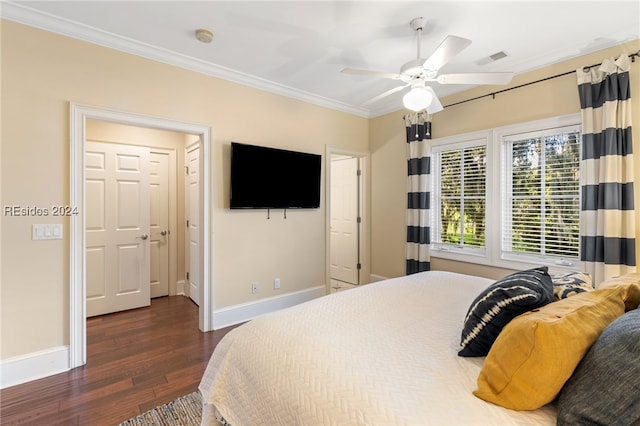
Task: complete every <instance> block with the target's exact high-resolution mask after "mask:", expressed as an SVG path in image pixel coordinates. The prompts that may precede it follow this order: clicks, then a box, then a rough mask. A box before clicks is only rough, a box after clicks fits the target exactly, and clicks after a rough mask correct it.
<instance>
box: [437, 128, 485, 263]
mask: <svg viewBox="0 0 640 426" xmlns="http://www.w3.org/2000/svg"><path fill="white" fill-rule="evenodd" d="M433 161H434V167H435V171H434V176H435V185H434V189H435V190H434V203H433V206H434V207H433V211H432V219H433V221H432V224H433V225H432V229H433V230H434V235H433V236H432V241H433V242H434V243H435V244H437V245H438V248H439V249H440V250H451V249H456V250H466V251H468V252H481V253H482V252H484V248H485V244H486V243H485V234H486V231H485V207H486V166H487V146H486V139H479V140H471V141H467V142H463V143H462V144H458V145H455V146H446V145H442V146H440V147H439V148H434V150H433Z"/></svg>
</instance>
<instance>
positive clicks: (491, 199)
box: [431, 113, 581, 271]
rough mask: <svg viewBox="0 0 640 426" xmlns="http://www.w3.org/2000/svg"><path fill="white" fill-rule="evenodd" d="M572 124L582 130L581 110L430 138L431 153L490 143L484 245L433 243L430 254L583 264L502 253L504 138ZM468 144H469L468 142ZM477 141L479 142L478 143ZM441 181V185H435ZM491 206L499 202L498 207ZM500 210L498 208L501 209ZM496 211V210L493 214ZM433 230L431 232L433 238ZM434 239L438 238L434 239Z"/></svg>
mask: <svg viewBox="0 0 640 426" xmlns="http://www.w3.org/2000/svg"><path fill="white" fill-rule="evenodd" d="M569 126H577V129H578V130H580V126H581V118H580V114H579V113H576V114H568V115H563V116H558V117H552V118H546V119H542V120H535V121H530V122H526V123H519V124H513V125H507V126H502V127H497V128H493V129H486V130H483V131H478V132H471V133H465V134H461V135H454V136H448V137H443V138H436V139H433V140H432V141H431V146H432V153H437V152H441V151H446V150H450V149H459V147H465V146H473V145H472V143H473V142H474V141H479V140H482V139H484V140H486V143H487V174H486V176H487V183H486V192H487V196H486V203H487V204H486V205H487V209H486V211H487V212H489V211H490V212H492V213H491V214H487V216H486V218H485V235H486V237H485V249H484V250H478V249H472V248H455V247H452V246H451V245H444V244H437V243H432V244H431V257H434V258H442V259H448V260H454V261H459V262H467V263H475V264H480V265H487V266H493V267H499V268H505V269H514V270H521V269H527V268H531V267H533V266H539V265H547V266H549V267H550V270H557V271H566V270H576V269H579V267H580V262H579V260H573V259H566V260H561V261H559V260H558V259H557V258H546V259H545V258H541V257H539V256H519V255H517V256H514V255H510V256H504V255H503V253H502V226H501V220H502V212H503V211H504V204H503V203H504V197H503V196H502V194H503V192H502V191H503V188H505V185H506V183H505V182H504V178H505V176H504V173H503V170H504V169H503V167H504V165H503V158H504V149H505V148H504V145H505V144H504V143H503V140H504V139H505V138H508V137H510V136H512V135H518V134H522V133H531V132H543V131H545V130H547V129H556V128H558V129H559V128H564V127H569ZM465 144H466V145H465ZM476 145H477V144H476ZM436 173H437V169H436V167H434V168H433V176H434V182H433V191H432V193H433V194H434V195H432V200H431V218H432V226H431V229H432V231H431V232H432V233H434V232H438V231H436V228H438V225H437V223H438V222H437V221H436V220H437V216H436V215H437V212H436V211H435V210H436V207H437V206H436V203H435V200H434V196H435V193H436V191H439V180H438V177H437V176H435V175H436ZM436 185H438V186H436ZM490 206H496V207H495V209H494V208H491V207H490ZM498 210H499V211H498ZM494 213H496V214H494ZM433 237H434V234H432V238H433ZM432 241H435V240H434V239H433V240H432Z"/></svg>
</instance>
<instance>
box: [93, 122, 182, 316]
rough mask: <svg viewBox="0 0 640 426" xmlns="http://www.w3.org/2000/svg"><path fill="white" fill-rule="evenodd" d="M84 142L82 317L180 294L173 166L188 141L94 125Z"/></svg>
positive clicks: (164, 134)
mask: <svg viewBox="0 0 640 426" xmlns="http://www.w3.org/2000/svg"><path fill="white" fill-rule="evenodd" d="M86 136H87V140H86V143H85V194H86V210H85V221H86V228H85V241H86V267H87V276H86V296H87V301H86V313H87V317H92V316H96V315H104V314H108V313H113V312H118V311H122V310H128V309H134V308H138V307H143V306H148V305H149V304H150V300H151V298H155V297H161V296H167V295H176V294H181V293H183V290H182V289H183V287H184V281H182V282H179V281H178V280H179V278H184V276H185V272H184V252H183V246H182V244H179V242H180V241H182V240H183V238H184V230H183V228H181V227H178V220H180V219H181V218H183V216H184V214H183V211H184V202H183V201H182V198H183V194H182V192H180V191H179V189H180V188H181V186H180V185H179V181H180V182H181V181H182V179H183V175H182V174H178V173H177V169H178V166H177V164H178V162H179V161H180V162H184V158H183V157H182V155H181V153H182V151H183V150H184V146H185V145H186V142H187V141H188V140H190V139H192V138H193V136H191V137H190V135H186V134H183V133H177V132H170V131H165V130H157V129H149V128H142V127H134V126H126V125H121V124H116V123H109V122H102V121H96V120H87V122H86ZM178 195H180V197H178ZM178 200H180V201H178ZM182 220H183V219H182Z"/></svg>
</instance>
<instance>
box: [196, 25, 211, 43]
mask: <svg viewBox="0 0 640 426" xmlns="http://www.w3.org/2000/svg"><path fill="white" fill-rule="evenodd" d="M196 38H197V39H198V41H201V42H202V43H211V40H213V33H212V32H211V31H209V30H205V29H203V28H200V29H197V30H196Z"/></svg>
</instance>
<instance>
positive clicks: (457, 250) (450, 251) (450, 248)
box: [431, 131, 491, 260]
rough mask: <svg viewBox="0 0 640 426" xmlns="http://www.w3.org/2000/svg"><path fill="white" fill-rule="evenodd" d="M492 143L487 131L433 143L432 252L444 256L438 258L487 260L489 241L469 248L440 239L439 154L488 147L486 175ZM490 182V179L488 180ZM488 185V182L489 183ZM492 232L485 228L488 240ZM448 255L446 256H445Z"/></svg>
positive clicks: (487, 191) (487, 190) (487, 202)
mask: <svg viewBox="0 0 640 426" xmlns="http://www.w3.org/2000/svg"><path fill="white" fill-rule="evenodd" d="M490 141H491V133H490V132H487V131H483V132H474V133H467V134H464V135H459V136H452V137H447V138H440V139H434V140H432V142H431V153H432V154H435V155H433V156H432V158H433V168H432V176H433V187H432V188H433V190H432V196H431V232H432V235H431V240H432V241H433V243H432V244H431V250H432V253H433V252H437V253H440V254H442V256H436V257H447V258H451V257H453V258H454V259H455V258H456V257H457V256H459V255H461V256H463V257H465V258H466V257H473V258H476V259H478V260H480V259H484V258H486V255H487V253H486V247H487V241H486V240H485V247H484V248H479V247H469V246H458V245H454V244H450V243H441V242H439V241H440V240H441V238H440V231H441V230H440V226H439V222H440V209H439V202H438V199H439V193H440V183H441V181H440V173H439V170H440V160H439V158H438V155H437V154H439V153H441V152H444V151H452V150H462V149H466V148H472V147H476V146H485V147H486V156H487V163H486V168H487V169H486V173H487V174H488V173H489V170H490V169H489V167H490V161H489V158H490V153H489V150H490V145H491V144H490ZM487 180H488V179H487ZM487 183H488V182H487ZM485 190H486V195H487V197H488V195H489V187H488V186H487V187H485ZM485 203H486V206H489V201H488V200H485ZM486 222H487V220H486V218H485V226H486ZM489 232H490V230H489V229H487V228H485V238H488V236H489ZM445 253H446V255H445ZM432 256H434V254H432Z"/></svg>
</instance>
